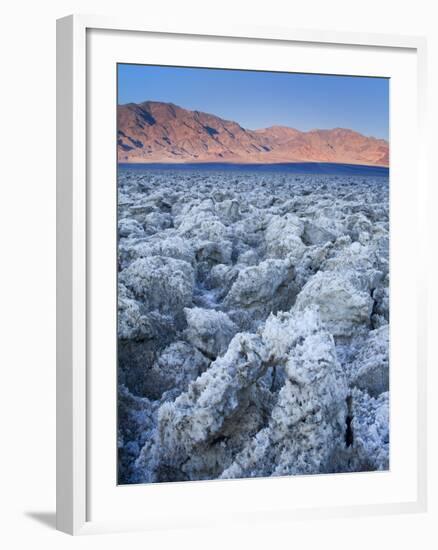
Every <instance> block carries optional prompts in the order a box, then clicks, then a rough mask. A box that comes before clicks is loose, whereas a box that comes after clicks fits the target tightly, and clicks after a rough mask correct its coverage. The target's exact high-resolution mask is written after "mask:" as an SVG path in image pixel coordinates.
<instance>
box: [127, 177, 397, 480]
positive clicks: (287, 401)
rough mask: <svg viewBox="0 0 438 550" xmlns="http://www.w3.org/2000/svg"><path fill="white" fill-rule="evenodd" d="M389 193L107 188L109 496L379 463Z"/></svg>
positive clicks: (280, 187)
mask: <svg viewBox="0 0 438 550" xmlns="http://www.w3.org/2000/svg"><path fill="white" fill-rule="evenodd" d="M388 231H389V224H388V180H387V178H383V177H375V178H373V177H357V176H355V177H351V176H309V175H299V176H296V175H293V174H292V175H291V174H281V173H278V174H272V173H271V174H255V173H254V174H251V173H233V172H223V173H215V172H203V173H199V172H198V173H195V172H193V173H192V172H152V171H146V172H138V171H137V172H136V171H129V170H126V171H125V170H121V171H120V174H119V257H118V264H119V265H118V268H119V398H118V410H119V426H118V428H119V430H118V431H119V440H118V446H119V482H120V483H150V482H165V481H183V480H200V479H217V478H239V477H257V476H272V475H289V474H315V473H330V472H353V471H369V470H383V469H387V468H388V466H389V420H388V413H389V383H388V380H389V365H388V322H389V311H388V308H389V296H388V286H389V274H388V237H389V234H388Z"/></svg>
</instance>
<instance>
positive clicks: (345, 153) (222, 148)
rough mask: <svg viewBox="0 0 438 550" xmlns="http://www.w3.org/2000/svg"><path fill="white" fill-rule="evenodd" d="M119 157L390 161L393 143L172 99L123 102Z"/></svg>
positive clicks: (130, 159)
mask: <svg viewBox="0 0 438 550" xmlns="http://www.w3.org/2000/svg"><path fill="white" fill-rule="evenodd" d="M118 159H119V162H138V163H149V162H151V163H152V162H164V163H172V162H174V163H188V162H191V163H195V162H235V163H266V164H270V163H281V162H338V163H346V164H365V165H376V166H388V164H389V145H388V142H386V141H385V140H383V139H376V138H373V137H366V136H363V135H362V134H359V133H358V132H354V131H353V130H348V129H343V128H335V129H332V130H311V131H309V132H300V131H299V130H296V129H294V128H288V127H285V126H271V127H270V128H264V129H261V130H248V129H245V128H242V127H241V126H240V125H239V124H238V123H237V122H233V121H229V120H224V119H222V118H219V117H217V116H215V115H212V114H207V113H202V112H199V111H189V110H187V109H183V108H181V107H178V106H177V105H174V104H172V103H161V102H155V101H145V102H144V103H139V104H135V103H129V104H127V105H119V107H118Z"/></svg>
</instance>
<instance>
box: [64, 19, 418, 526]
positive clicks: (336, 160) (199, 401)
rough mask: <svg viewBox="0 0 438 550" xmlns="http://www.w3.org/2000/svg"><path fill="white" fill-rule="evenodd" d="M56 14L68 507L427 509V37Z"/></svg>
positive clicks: (277, 511)
mask: <svg viewBox="0 0 438 550" xmlns="http://www.w3.org/2000/svg"><path fill="white" fill-rule="evenodd" d="M57 36H58V38H57V54H58V55H57V71H58V75H57V98H58V99H57V101H58V104H57V115H58V127H57V132H58V150H57V190H58V196H57V215H58V229H57V242H58V244H57V254H58V263H57V277H58V292H57V300H58V309H57V314H58V324H57V347H58V352H57V354H58V355H57V380H58V382H57V438H58V440H57V518H58V519H57V523H58V528H59V529H60V530H62V531H65V532H67V533H71V534H82V533H92V532H105V531H109V530H112V531H116V530H129V529H157V528H172V527H181V526H197V525H199V526H208V525H215V524H220V525H226V524H227V523H230V522H242V521H246V522H247V521H263V520H267V521H272V520H274V519H276V518H278V519H282V520H284V519H291V520H293V519H294V518H307V517H308V518H317V517H328V516H335V515H336V516H339V515H353V514H382V513H397V512H415V511H421V510H424V509H425V507H426V453H425V445H426V441H425V434H426V429H425V423H426V401H425V396H426V391H425V385H426V365H425V352H424V350H425V284H424V275H425V274H424V273H423V271H422V269H423V268H422V266H423V265H425V262H424V258H425V251H424V250H423V248H422V247H423V244H422V243H424V242H425V239H424V238H423V235H424V227H425V225H424V224H425V213H426V208H425V196H426V190H425V186H426V178H425V173H424V171H425V168H424V159H423V155H424V150H423V149H424V146H423V133H422V132H423V121H424V116H425V115H424V109H425V104H424V86H425V83H424V75H425V71H424V64H425V44H424V41H423V40H422V39H420V38H413V37H399V36H398V37H393V36H383V35H382V36H379V35H363V34H361V35H353V34H351V35H350V34H342V33H329V32H323V31H321V32H319V31H318V32H317V31H294V30H286V29H269V28H267V29H251V28H244V29H237V28H234V27H232V28H230V29H214V28H212V29H196V28H194V29H179V28H177V27H175V28H166V27H162V28H157V29H155V28H149V27H148V26H147V25H142V24H140V23H139V22H138V21H134V22H132V21H121V20H113V19H105V18H100V17H98V18H96V17H91V16H86V17H82V16H70V17H67V18H64V19H61V20H59V21H58V35H57Z"/></svg>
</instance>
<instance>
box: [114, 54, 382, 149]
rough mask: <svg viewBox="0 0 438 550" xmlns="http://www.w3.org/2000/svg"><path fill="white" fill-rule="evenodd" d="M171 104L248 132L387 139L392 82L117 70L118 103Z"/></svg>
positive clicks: (143, 67) (140, 68)
mask: <svg viewBox="0 0 438 550" xmlns="http://www.w3.org/2000/svg"><path fill="white" fill-rule="evenodd" d="M146 100H152V101H165V102H172V103H175V104H176V105H179V106H181V107H184V108H186V109H191V110H197V111H204V112H207V113H212V114H215V115H217V116H220V117H222V118H225V119H228V120H235V121H236V122H238V123H239V124H240V125H241V126H243V127H244V128H249V129H253V130H255V129H257V128H266V127H268V126H273V125H277V124H279V125H283V126H290V127H293V128H297V129H298V130H304V131H306V130H311V129H314V128H337V127H340V128H351V129H352V130H356V131H358V132H361V133H362V134H365V135H367V136H374V137H379V138H384V139H388V134H389V80H388V79H383V78H369V77H350V76H331V75H330V76H327V75H313V74H299V73H296V74H294V73H274V72H259V71H235V70H227V69H193V68H184V67H155V66H148V65H127V64H119V66H118V102H119V104H125V103H131V102H133V103H140V102H142V101H146Z"/></svg>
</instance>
